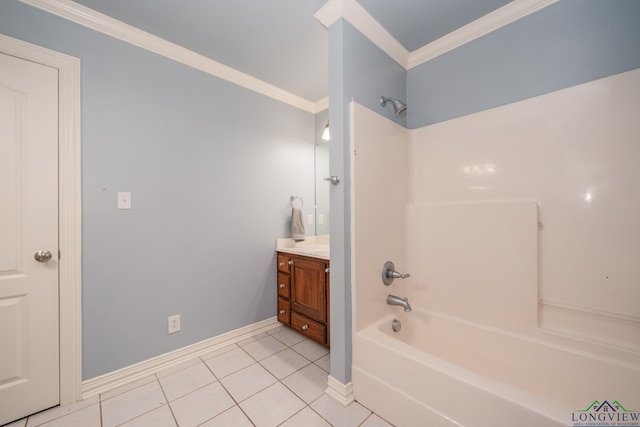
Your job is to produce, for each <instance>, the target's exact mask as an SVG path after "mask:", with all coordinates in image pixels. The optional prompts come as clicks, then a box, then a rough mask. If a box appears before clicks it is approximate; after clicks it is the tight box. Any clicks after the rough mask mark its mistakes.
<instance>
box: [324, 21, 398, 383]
mask: <svg viewBox="0 0 640 427" xmlns="http://www.w3.org/2000/svg"><path fill="white" fill-rule="evenodd" d="M405 88H406V72H405V70H404V69H403V68H402V67H401V66H400V65H398V64H397V63H396V62H395V61H394V60H393V59H391V57H389V56H388V55H387V54H385V53H384V52H382V51H381V50H380V49H378V48H377V47H376V46H375V45H373V44H372V43H371V42H370V41H369V40H368V39H367V38H365V37H364V36H363V35H362V34H361V33H360V32H358V31H357V30H356V29H355V28H354V27H353V26H352V25H351V24H349V22H347V21H345V20H344V19H340V20H338V21H336V22H335V23H334V24H333V25H332V26H331V27H330V28H329V118H330V123H331V152H330V170H331V175H337V176H339V177H340V180H341V182H340V184H339V185H335V186H334V185H332V186H331V190H330V205H331V208H330V209H331V301H330V303H331V375H332V376H333V377H334V378H335V379H337V380H339V381H342V382H343V383H345V384H346V383H348V382H349V381H351V265H350V263H351V261H350V260H351V237H350V235H351V228H350V222H351V211H350V192H351V182H350V164H349V163H350V156H351V155H350V145H349V102H350V100H351V99H355V100H356V101H357V102H359V103H360V104H363V105H365V106H366V107H368V108H370V109H372V110H374V111H378V112H379V113H380V114H383V115H386V116H388V117H389V118H391V119H393V120H400V123H402V124H404V120H405V119H404V118H401V119H397V118H396V117H395V115H394V113H393V109H392V108H391V106H389V105H388V106H387V108H386V109H385V108H383V107H382V106H381V105H380V102H379V98H380V96H382V95H384V96H391V97H395V98H400V99H405V98H406V89H405Z"/></svg>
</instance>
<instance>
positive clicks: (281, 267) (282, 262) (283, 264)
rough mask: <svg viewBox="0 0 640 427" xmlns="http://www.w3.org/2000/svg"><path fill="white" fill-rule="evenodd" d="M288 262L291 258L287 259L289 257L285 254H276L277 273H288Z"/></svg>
mask: <svg viewBox="0 0 640 427" xmlns="http://www.w3.org/2000/svg"><path fill="white" fill-rule="evenodd" d="M289 261H291V258H289V255H287V254H280V253H279V254H278V262H277V264H276V265H277V266H278V271H282V272H283V273H288V272H289V266H290V265H291V264H289Z"/></svg>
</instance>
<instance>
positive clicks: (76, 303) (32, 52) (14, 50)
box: [0, 34, 82, 405]
mask: <svg viewBox="0 0 640 427" xmlns="http://www.w3.org/2000/svg"><path fill="white" fill-rule="evenodd" d="M0 52H2V53H5V54H8V55H11V56H15V57H17V58H22V59H26V60H28V61H33V62H36V63H39V64H43V65H46V66H49V67H52V68H55V69H57V70H58V215H59V217H58V218H59V220H58V221H59V222H58V240H59V248H60V258H59V260H58V267H59V270H58V275H59V276H58V287H59V313H60V314H59V316H60V405H67V404H69V403H73V402H77V401H79V400H82V300H81V293H82V283H81V282H82V228H81V226H82V205H81V186H80V182H81V167H80V165H81V157H80V144H81V139H80V137H81V134H80V60H79V59H78V58H74V57H72V56H69V55H65V54H63V53H59V52H56V51H53V50H50V49H46V48H43V47H40V46H37V45H34V44H31V43H27V42H24V41H22V40H18V39H14V38H12V37H8V36H5V35H2V34H0Z"/></svg>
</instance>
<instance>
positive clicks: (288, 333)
mask: <svg viewBox="0 0 640 427" xmlns="http://www.w3.org/2000/svg"><path fill="white" fill-rule="evenodd" d="M271 336H272V337H274V338H275V339H277V340H278V341H280V342H281V343H283V344H285V345H287V346H289V347H291V346H292V345H294V344H298V343H299V342H301V341H304V340H305V339H306V338H305V336H304V335H302V334H300V333H298V332H296V331H294V330H293V329H289V328H280V329H278V330H276V331H275V332H274V333H272V334H271Z"/></svg>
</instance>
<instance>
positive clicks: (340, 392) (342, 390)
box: [325, 375, 356, 406]
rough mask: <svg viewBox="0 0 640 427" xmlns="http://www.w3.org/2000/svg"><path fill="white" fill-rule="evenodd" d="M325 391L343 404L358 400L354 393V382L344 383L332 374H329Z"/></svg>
mask: <svg viewBox="0 0 640 427" xmlns="http://www.w3.org/2000/svg"><path fill="white" fill-rule="evenodd" d="M325 393H326V394H328V395H329V396H331V397H332V398H333V399H335V400H337V401H338V402H340V403H341V404H342V405H343V406H349V404H350V403H351V402H353V401H354V400H356V399H355V397H354V394H353V383H352V382H348V383H347V384H343V383H341V382H340V381H338V380H337V379H335V378H333V377H332V376H331V375H329V378H328V380H327V389H326V390H325Z"/></svg>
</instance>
